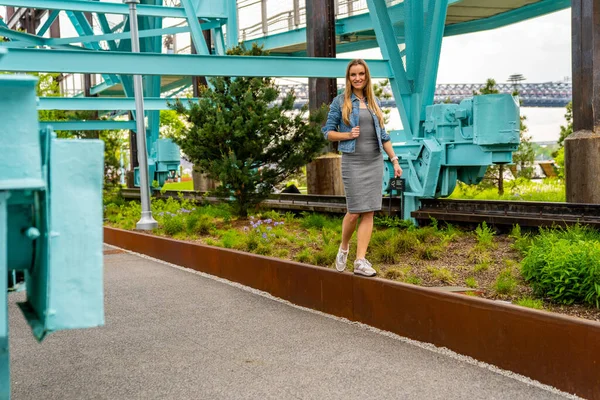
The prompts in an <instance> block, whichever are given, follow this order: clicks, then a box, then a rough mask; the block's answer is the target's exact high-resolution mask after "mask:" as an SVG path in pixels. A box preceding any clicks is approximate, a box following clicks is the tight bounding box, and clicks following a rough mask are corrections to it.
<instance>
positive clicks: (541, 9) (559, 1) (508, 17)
mask: <svg viewBox="0 0 600 400" xmlns="http://www.w3.org/2000/svg"><path fill="white" fill-rule="evenodd" d="M570 7H571V0H542V1H539V2H537V3H533V4H529V5H526V6H523V7H519V8H517V9H514V10H512V11H507V12H504V13H501V14H497V15H494V16H491V17H488V18H484V19H479V20H476V21H469V22H462V23H459V24H451V25H448V26H446V28H445V33H444V35H445V36H455V35H463V34H465V33H472V32H480V31H486V30H490V29H496V28H500V27H503V26H507V25H511V24H514V23H517V22H521V21H525V20H528V19H531V18H536V17H539V16H542V15H546V14H551V13H553V12H556V11H560V10H564V9H567V8H570Z"/></svg>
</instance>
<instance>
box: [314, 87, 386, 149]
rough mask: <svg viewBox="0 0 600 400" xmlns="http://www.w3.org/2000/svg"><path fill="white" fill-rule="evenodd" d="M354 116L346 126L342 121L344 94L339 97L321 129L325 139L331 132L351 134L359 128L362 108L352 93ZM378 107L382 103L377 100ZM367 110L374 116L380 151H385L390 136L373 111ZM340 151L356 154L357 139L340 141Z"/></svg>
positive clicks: (351, 115)
mask: <svg viewBox="0 0 600 400" xmlns="http://www.w3.org/2000/svg"><path fill="white" fill-rule="evenodd" d="M351 100H352V114H350V116H349V118H348V119H349V121H350V125H346V124H345V123H344V121H343V120H342V107H343V105H344V94H343V93H342V94H340V95H338V96H337V97H336V98H335V99H333V101H332V102H331V106H329V114H328V115H327V122H326V123H325V126H324V127H323V128H322V129H321V132H323V135H324V136H325V139H327V136H328V135H329V131H336V132H350V131H351V130H352V128H353V127H355V126H358V123H359V112H360V111H359V108H360V100H359V99H358V97H356V95H355V94H354V93H352V97H351ZM375 100H376V102H377V105H378V106H379V107H381V102H380V101H379V99H377V98H375ZM367 109H368V110H369V112H370V113H371V115H372V116H373V124H374V125H375V132H377V141H378V142H379V151H383V143H385V142H387V141H389V140H390V135H388V134H387V132H386V131H385V127H383V126H379V118H377V115H376V114H375V112H373V110H371V109H370V108H368V106H367ZM338 149H339V150H340V151H341V152H342V153H354V150H355V149H356V139H348V140H342V141H340V145H339V147H338Z"/></svg>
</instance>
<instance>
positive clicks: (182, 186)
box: [163, 181, 194, 190]
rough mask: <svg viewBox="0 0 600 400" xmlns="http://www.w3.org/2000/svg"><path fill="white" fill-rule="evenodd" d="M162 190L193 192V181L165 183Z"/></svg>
mask: <svg viewBox="0 0 600 400" xmlns="http://www.w3.org/2000/svg"><path fill="white" fill-rule="evenodd" d="M163 189H164V190H194V181H185V182H175V183H165V185H164V186H163Z"/></svg>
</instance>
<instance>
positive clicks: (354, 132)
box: [350, 126, 360, 139]
mask: <svg viewBox="0 0 600 400" xmlns="http://www.w3.org/2000/svg"><path fill="white" fill-rule="evenodd" d="M359 136H360V127H359V126H355V127H354V128H352V130H351V131H350V139H356V138H357V137H359Z"/></svg>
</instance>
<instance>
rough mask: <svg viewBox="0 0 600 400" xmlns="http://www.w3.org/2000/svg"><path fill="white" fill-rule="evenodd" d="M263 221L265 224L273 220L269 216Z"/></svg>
mask: <svg viewBox="0 0 600 400" xmlns="http://www.w3.org/2000/svg"><path fill="white" fill-rule="evenodd" d="M265 222H266V223H267V224H270V223H271V222H273V220H272V219H271V218H269V219H265Z"/></svg>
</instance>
